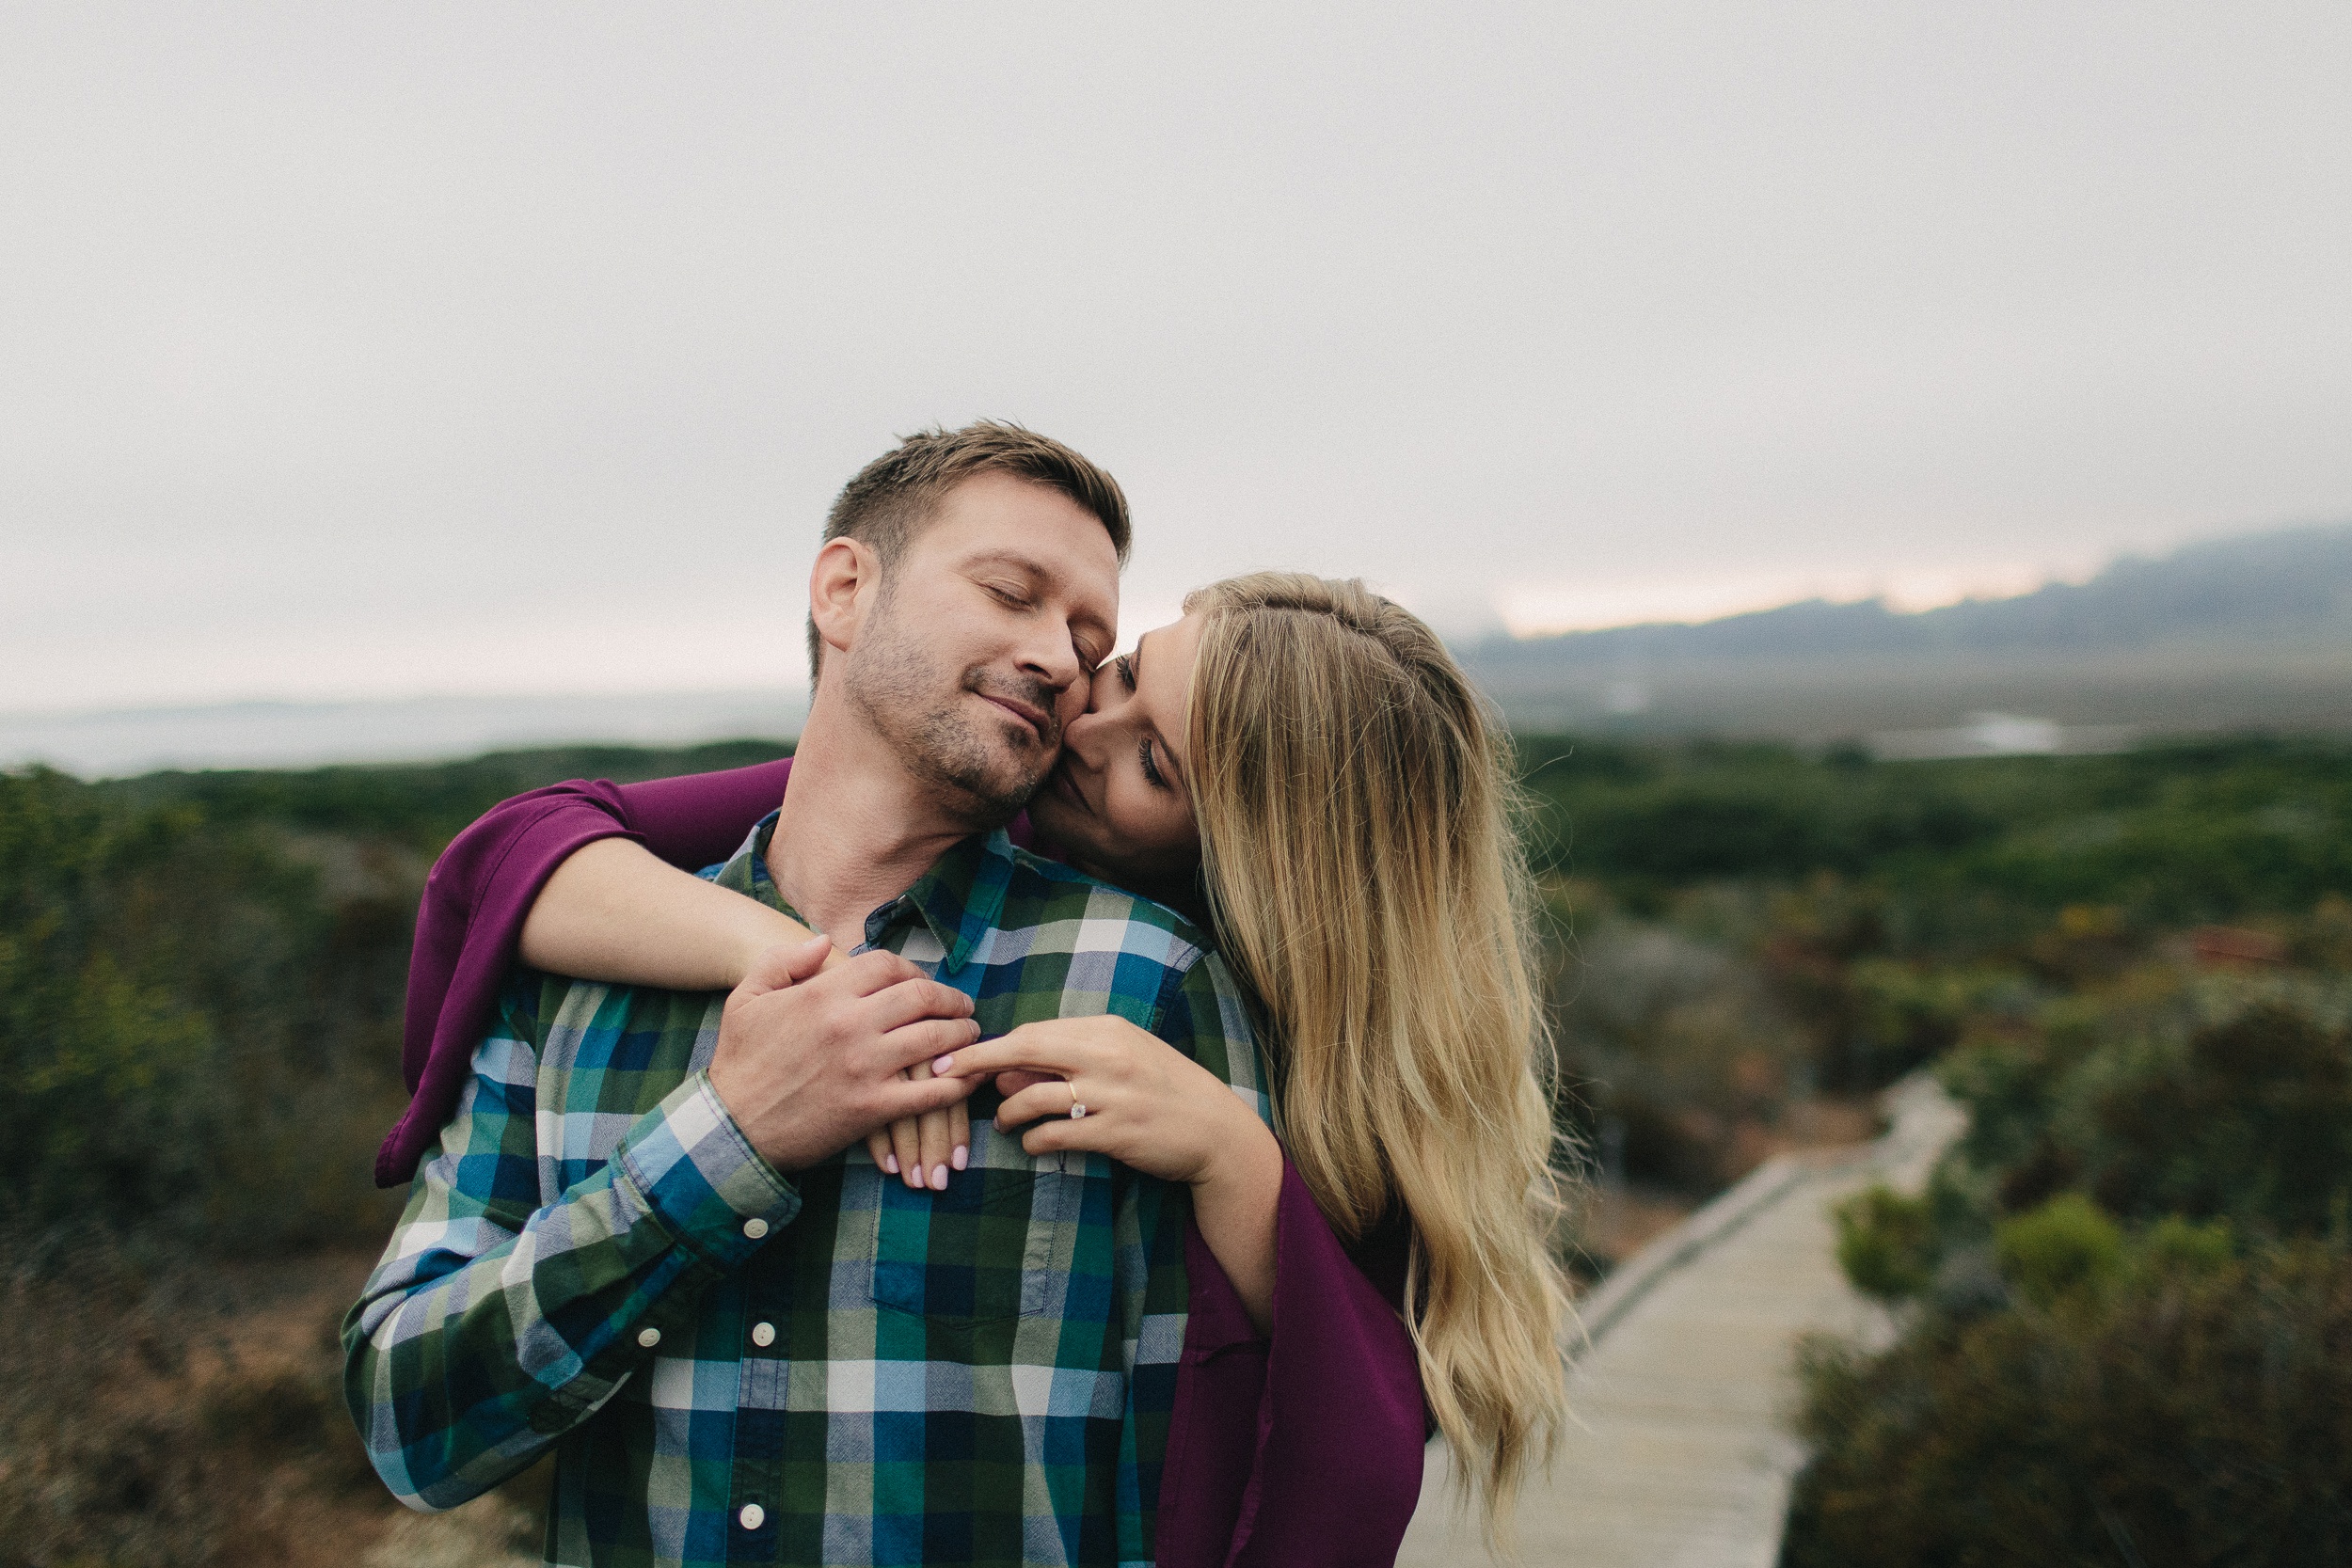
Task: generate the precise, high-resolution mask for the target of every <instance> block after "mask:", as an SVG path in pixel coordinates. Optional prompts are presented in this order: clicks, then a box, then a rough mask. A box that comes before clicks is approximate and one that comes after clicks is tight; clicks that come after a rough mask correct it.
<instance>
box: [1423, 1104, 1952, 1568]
mask: <svg viewBox="0 0 2352 1568" xmlns="http://www.w3.org/2000/svg"><path fill="white" fill-rule="evenodd" d="M1886 1109H1887V1111H1888V1113H1889V1115H1890V1116H1891V1117H1892V1118H1893V1124H1894V1125H1893V1128H1892V1130H1891V1131H1889V1132H1887V1133H1886V1135H1885V1136H1884V1137H1883V1138H1881V1139H1880V1140H1879V1141H1878V1142H1876V1143H1874V1144H1868V1145H1865V1146H1863V1147H1862V1148H1857V1149H1846V1150H1832V1151H1820V1152H1808V1153H1807V1154H1804V1155H1793V1154H1788V1155H1782V1156H1780V1157H1778V1158H1777V1159H1774V1160H1772V1161H1769V1162H1767V1163H1766V1164H1763V1165H1762V1166H1760V1167H1758V1168H1757V1169H1756V1171H1755V1172H1753V1173H1752V1174H1751V1175H1749V1177H1748V1178H1747V1179H1746V1180H1743V1181H1741V1182H1740V1184H1739V1185H1738V1186H1736V1187H1734V1188H1732V1189H1731V1190H1730V1191H1729V1192H1727V1193H1724V1195H1722V1196H1720V1197H1718V1198H1716V1199H1715V1200H1714V1201H1713V1202H1711V1203H1709V1204H1708V1205H1707V1207H1705V1208H1704V1209H1701V1210H1699V1211H1698V1212H1696V1213H1694V1214H1692V1216H1691V1217H1690V1218H1689V1219H1687V1220H1685V1221H1683V1222H1682V1223H1681V1224H1680V1225H1678V1226H1677V1227H1675V1228H1674V1229H1672V1230H1669V1231H1667V1232H1666V1233H1665V1234H1664V1235H1662V1236H1661V1237H1659V1238H1658V1239H1657V1240H1656V1241H1654V1242H1652V1243H1650V1244H1649V1245H1647V1246H1645V1247H1644V1248H1643V1249H1642V1250H1641V1251H1640V1252H1638V1253H1636V1254H1635V1255H1634V1256H1633V1257H1632V1258H1630V1259H1627V1260H1626V1262H1625V1263H1624V1264H1623V1265H1622V1266H1621V1267H1620V1268H1619V1269H1618V1270H1617V1271H1616V1272H1615V1273H1614V1274H1613V1275H1610V1276H1609V1278H1608V1279H1607V1280H1606V1281H1605V1282H1604V1283H1603V1284H1602V1285H1601V1287H1600V1289H1598V1290H1597V1291H1594V1292H1593V1294H1592V1295H1590V1296H1588V1297H1587V1298H1585V1300H1584V1302H1583V1303H1582V1304H1581V1316H1582V1319H1583V1326H1584V1341H1583V1344H1582V1346H1581V1353H1580V1354H1578V1355H1577V1357H1576V1361H1575V1366H1574V1368H1573V1370H1571V1372H1570V1374H1569V1384H1568V1397H1569V1400H1570V1402H1571V1405H1572V1407H1573V1409H1574V1411H1575V1413H1576V1417H1577V1419H1578V1421H1579V1423H1580V1424H1579V1426H1578V1428H1577V1429H1576V1430H1572V1431H1571V1432H1570V1433H1569V1434H1568V1437H1567V1439H1566V1441H1565V1442H1564V1443H1563V1444H1562V1445H1561V1454H1560V1459H1559V1463H1558V1464H1557V1465H1555V1466H1554V1467H1553V1469H1552V1472H1551V1474H1550V1476H1549V1479H1548V1480H1546V1481H1541V1482H1539V1483H1538V1484H1537V1485H1535V1486H1534V1487H1532V1488H1531V1489H1530V1490H1529V1492H1528V1494H1527V1496H1526V1497H1525V1498H1524V1499H1523V1501H1522V1503H1521V1506H1520V1509H1519V1513H1518V1532H1519V1544H1520V1549H1521V1551H1522V1553H1523V1554H1524V1559H1525V1561H1526V1562H1527V1563H1528V1564H1529V1565H1530V1568H1554V1565H1558V1568H1772V1564H1773V1562H1774V1560H1776V1559H1777V1558H1778V1556H1779V1552H1780V1531H1781V1523H1782V1520H1783V1518H1784V1517H1785V1515H1786V1513H1787V1511H1788V1485H1789V1481H1791V1479H1792V1478H1793V1477H1794V1476H1795V1474H1796V1472H1797V1467H1798V1466H1799V1465H1800V1464H1802V1463H1803V1461H1804V1450H1803V1449H1802V1447H1801V1446H1800V1445H1799V1444H1798V1443H1797V1441H1796V1439H1795V1438H1793V1437H1791V1436H1790V1435H1789V1434H1788V1431H1787V1429H1786V1424H1785V1423H1786V1419H1787V1417H1788V1412H1789V1410H1790V1409H1791V1407H1792V1404H1793V1402H1794V1399H1795V1384H1794V1381H1793V1378H1792V1377H1791V1375H1790V1356H1791V1353H1792V1352H1793V1350H1794V1348H1795V1344H1796V1341H1797V1339H1798V1338H1799V1337H1801V1336H1803V1335H1804V1334H1808V1333H1813V1332H1819V1331H1827V1332H1831V1333H1841V1334H1848V1335H1856V1334H1858V1335H1863V1336H1866V1337H1869V1338H1883V1336H1884V1335H1885V1334H1886V1333H1887V1332H1888V1324H1887V1322H1886V1318H1885V1315H1884V1314H1883V1312H1881V1311H1880V1310H1879V1309H1878V1308H1876V1307H1872V1306H1871V1305H1870V1304H1869V1303H1868V1302H1867V1301H1866V1300H1864V1299H1863V1298H1862V1297H1860V1296H1859V1295H1857V1294H1855V1292H1854V1291H1853V1290H1852V1288H1851V1287H1850V1286H1849V1285H1847V1283H1846V1281H1845V1278H1844V1276H1843V1275H1841V1274H1840V1273H1839V1271H1838V1268H1837V1261H1836V1227H1835V1225H1834V1223H1833V1222H1832V1221H1831V1219H1830V1208H1831V1206H1832V1205H1833V1204H1835V1203H1836V1201H1837V1200H1838V1199H1840V1198H1842V1197H1844V1196H1847V1195H1848V1194H1850V1193H1852V1192H1854V1191H1856V1190H1857V1189H1859V1188H1861V1187H1864V1186H1867V1185H1868V1184H1869V1183H1870V1182H1872V1181H1879V1180H1883V1181H1887V1182H1891V1183H1892V1184H1894V1185H1895V1186H1897V1187H1899V1188H1902V1189H1904V1190H1906V1191H1916V1190H1917V1188H1918V1187H1919V1185H1920V1184H1921V1183H1922V1182H1924V1181H1925V1180H1926V1179H1927V1174H1928V1171H1929V1168H1930V1167H1931V1166H1932V1165H1933V1164H1934V1163H1935V1160H1936V1157H1937V1156H1938V1155H1940V1154H1941V1153H1942V1152H1943V1151H1944V1149H1945V1148H1946V1147H1947V1145H1948V1144H1949V1143H1950V1142H1951V1141H1952V1139H1953V1138H1954V1137H1956V1136H1958V1134H1959V1132H1960V1131H1961V1129H1962V1127H1963V1125H1964V1124H1965V1119H1966V1118H1965V1117H1964V1116H1963V1113H1962V1112H1961V1111H1960V1110H1959V1108H1958V1107H1956V1106H1955V1105H1953V1104H1952V1102H1951V1101H1949V1100H1947V1099H1946V1098H1945V1096H1944V1094H1943V1092H1942V1091H1941V1090H1940V1089H1938V1088H1937V1087H1936V1086H1935V1085H1934V1084H1933V1083H1932V1082H1931V1080H1929V1079H1928V1078H1927V1077H1925V1076H1924V1075H1918V1076H1915V1077H1913V1078H1909V1079H1906V1080H1904V1082H1902V1083H1901V1084H1899V1085H1896V1086H1895V1087H1894V1088H1893V1089H1890V1090H1889V1091H1887V1096H1886ZM1446 1465H1447V1457H1446V1452H1445V1445H1444V1443H1443V1442H1442V1441H1439V1442H1437V1443H1432V1444H1431V1445H1430V1448H1429V1462H1428V1466H1427V1469H1426V1471H1425V1472H1424V1475H1423V1480H1422V1502H1421V1509H1420V1512H1419V1513H1416V1514H1415V1515H1414V1516H1413V1524H1412V1528H1411V1529H1410V1530H1409V1531H1407V1532H1406V1537H1405V1548H1404V1551H1403V1552H1402V1554H1401V1555H1400V1556H1399V1557H1398V1559H1397V1561H1398V1563H1399V1564H1400V1568H1454V1565H1455V1564H1469V1563H1479V1562H1485V1561H1486V1560H1487V1558H1486V1552H1485V1551H1484V1549H1483V1548H1482V1547H1481V1546H1479V1545H1478V1544H1477V1536H1476V1532H1475V1531H1474V1530H1472V1529H1470V1528H1468V1527H1467V1526H1465V1525H1463V1524H1461V1523H1460V1522H1459V1521H1458V1520H1457V1519H1455V1518H1454V1517H1453V1516H1452V1512H1453V1511H1452V1503H1453V1500H1454V1499H1453V1494H1452V1488H1451V1486H1450V1485H1449V1484H1448V1483H1447V1481H1446V1479H1445V1472H1446Z"/></svg>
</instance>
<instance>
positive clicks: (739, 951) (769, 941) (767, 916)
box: [725, 899, 815, 990]
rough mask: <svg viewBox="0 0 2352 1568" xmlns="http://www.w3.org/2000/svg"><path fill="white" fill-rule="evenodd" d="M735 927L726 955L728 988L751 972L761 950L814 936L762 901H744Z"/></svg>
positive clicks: (788, 944)
mask: <svg viewBox="0 0 2352 1568" xmlns="http://www.w3.org/2000/svg"><path fill="white" fill-rule="evenodd" d="M738 919H739V929H738V931H737V933H736V940H735V942H734V943H733V946H732V948H731V950H730V953H729V956H728V967H729V970H730V974H728V976H727V983H726V988H725V989H727V990H734V989H735V988H736V987H737V986H739V985H741V984H742V983H743V976H745V975H746V974H750V973H751V972H752V966H753V965H754V964H755V963H757V962H758V961H759V956H760V955H761V954H762V953H767V952H771V951H772V950H774V949H776V948H778V947H791V946H796V945H798V944H799V943H801V942H806V941H807V940H808V939H809V938H810V937H811V936H813V935H815V933H814V932H812V931H811V930H809V928H808V927H805V926H803V925H802V924H801V923H800V922H799V921H797V920H794V919H793V918H792V917H791V916H789V915H787V914H784V913H782V912H781V911H776V910H771V909H770V908H769V907H768V906H767V905H765V904H757V903H754V902H752V901H751V900H749V899H746V900H744V904H743V911H742V913H741V914H740V915H739V917H738Z"/></svg>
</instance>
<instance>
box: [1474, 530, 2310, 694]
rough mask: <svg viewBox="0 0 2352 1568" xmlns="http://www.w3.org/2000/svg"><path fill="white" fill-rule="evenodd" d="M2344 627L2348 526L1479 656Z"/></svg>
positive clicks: (1906, 649)
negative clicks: (1908, 602) (1998, 585)
mask: <svg viewBox="0 0 2352 1568" xmlns="http://www.w3.org/2000/svg"><path fill="white" fill-rule="evenodd" d="M2347 636H2352V524H2338V525H2334V526H2331V527H2324V528H2300V529H2292V530H2288V531H2283V532H2279V533H2263V534H2256V535H2253V536H2251V537H2249V538H2242V539H2218V540H2214V541H2212V542H2210V543H2207V544H2201V545H2190V546H2185V547H2183V548H2181V549H2178V550H2175V551H2174V552H2173V553H2172V554H2170V555H2168V556H2165V557H2163V558H2161V559H2160V560H2155V561H2148V560H2142V559H2139V558H2137V557H2128V556H2127V557H2125V558H2124V559H2122V560H2121V561H2118V562H2115V563H2114V564H2113V565H2111V566H2109V567H2108V568H2107V569H2106V571H2104V572H2101V573H2100V574H2099V575H2098V576H2097V577H2095V578H2091V579H2090V581H2089V582H2084V583H2064V582H2054V583H2051V584H2049V585H2048V586H2047V587H2044V588H2039V589H2036V590H2035V591H2034V592H2032V593H2030V594H2020V595H2018V596H2017V597H2015V598H2010V599H1969V600H1966V601H1964V602H1963V603H1960V604H1954V605H1946V606H1943V607H1942V608H1941V609H1937V610H1915V611H1912V612H1909V613H1906V612H1904V611H1901V610H1890V609H1888V608H1887V606H1886V604H1885V602H1884V601H1883V600H1881V599H1865V600H1862V601H1860V602H1858V603H1852V604H1832V603H1830V602H1829V601H1827V600H1825V599H1807V600H1805V601H1804V602H1802V603H1799V604H1791V605H1783V606H1781V607H1780V608H1779V609H1777V610H1756V611H1754V612H1752V613H1750V614H1746V615H1731V616H1726V617H1724V619H1723V620H1720V621H1708V622H1703V623H1700V624H1698V625H1673V624H1657V625H1650V626H1616V627H1612V628H1610V629H1609V630H1606V631H1586V632H1570V633H1567V634H1566V635H1565V636H1560V637H1538V638H1528V639H1525V640H1523V641H1517V640H1513V639H1510V638H1495V639H1491V640H1489V641H1486V642H1484V643H1482V644H1480V645H1479V646H1478V647H1476V648H1475V649H1473V650H1470V654H1471V657H1475V658H1476V659H1477V660H1478V661H1479V662H1481V663H1484V664H1504V663H1526V664H1535V665H1540V664H1589V663H1595V662H1606V663H1617V662H1621V661H1622V660H1623V659H1625V658H1626V657H1628V656H1629V655H1632V656H1637V657H1645V658H1651V659H1663V660H1679V659H1687V658H1720V657H1768V658H1787V657H1791V656H1806V655H1833V656H1835V655H1846V654H1858V653H1920V652H1933V651H1938V650H1945V651H1952V652H1961V651H1965V652H1970V653H2015V652H2025V651H2028V650H2031V651H2036V652H2049V653H2084V652H2090V651H2091V650H2107V649H2125V648H2143V647H2146V646H2148V645H2150V644H2151V643H2155V642H2166V641H2183V640H2190V639H2193V640H2205V639H2222V640H2227V641H2246V640H2260V641H2273V640H2292V641H2302V640H2305V639H2307V638H2311V637H2319V638H2322V639H2328V640H2332V639H2336V638H2343V637H2347Z"/></svg>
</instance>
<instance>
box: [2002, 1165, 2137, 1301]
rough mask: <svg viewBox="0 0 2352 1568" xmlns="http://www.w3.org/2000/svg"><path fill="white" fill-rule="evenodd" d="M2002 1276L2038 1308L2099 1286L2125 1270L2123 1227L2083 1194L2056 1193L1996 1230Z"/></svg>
mask: <svg viewBox="0 0 2352 1568" xmlns="http://www.w3.org/2000/svg"><path fill="white" fill-rule="evenodd" d="M1993 1254H1994V1257H1995V1258H1996V1259H1999V1261H2000V1265H2001V1276H2002V1277H2003V1278H2004V1279H2006V1280H2008V1281H2009V1282H2010V1284H2011V1285H2013V1286H2015V1287H2016V1288H2017V1290H2018V1291H2020V1292H2021V1293H2022V1294H2023V1295H2024V1296H2025V1298H2026V1300H2027V1301H2030V1302H2032V1303H2034V1304H2035V1305H2036V1306H2039V1307H2051V1306H2053V1305H2055V1304H2056V1303H2057V1302H2058V1299H2059V1298H2060V1297H2063V1296H2066V1295H2068V1294H2071V1293H2072V1292H2074V1291H2084V1290H2097V1289H2099V1288H2100V1287H2103V1286H2105V1285H2106V1284H2108V1283H2109V1282H2111V1281H2112V1280H2114V1278H2115V1277H2116V1276H2117V1275H2120V1274H2121V1273H2122V1269H2123V1232H2122V1230H2121V1229H2119V1228H2118V1227H2117V1226H2116V1223H2115V1222H2114V1221H2113V1220H2111V1219H2109V1218H2107V1216H2106V1215H2105V1214H2103V1213H2101V1212H2099V1206H2098V1205H2097V1204H2095V1203H2093V1202H2091V1201H2090V1199H2089V1198H2087V1197H2085V1196H2082V1195H2081V1194H2080V1193H2066V1194H2062V1195H2060V1196H2058V1197H2054V1198H2052V1199H2051V1200H2050V1201H2049V1202H2047V1203H2045V1204H2043V1205H2042V1207H2041V1208H2039V1209H2036V1210H2034V1211H2033V1212H2031V1213H2027V1214H2020V1215H2018V1216H2017V1217H2016V1218H2014V1219H2007V1220H2003V1221H2002V1222H2001V1224H2000V1226H1999V1227H1998V1228H1996V1229H1995V1230H1994V1232H1993Z"/></svg>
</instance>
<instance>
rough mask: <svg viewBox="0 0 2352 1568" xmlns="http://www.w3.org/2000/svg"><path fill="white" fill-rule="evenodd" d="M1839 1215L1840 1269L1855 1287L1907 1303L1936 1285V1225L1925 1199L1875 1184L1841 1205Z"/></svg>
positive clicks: (1838, 1257) (1887, 1298) (1890, 1299)
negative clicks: (1933, 1284) (1932, 1284)
mask: <svg viewBox="0 0 2352 1568" xmlns="http://www.w3.org/2000/svg"><path fill="white" fill-rule="evenodd" d="M1836 1220H1837V1265H1838V1267H1839V1268H1841V1269H1843V1270H1845V1271H1846V1277H1847V1278H1848V1279H1850V1280H1851V1281H1852V1282H1853V1286H1854V1289H1856V1290H1858V1291H1862V1292H1864V1293H1865V1294H1866V1295H1872V1296H1876V1297H1878V1298H1879V1299H1880V1300H1882V1301H1903V1300H1907V1299H1909V1298H1911V1297H1913V1296H1916V1295H1918V1294H1920V1293H1921V1292H1923V1291H1926V1290H1927V1288H1928V1287H1929V1285H1931V1283H1933V1281H1934V1279H1935V1263H1936V1244H1935V1231H1934V1222H1933V1217H1932V1215H1931V1213H1930V1212H1929V1206H1928V1204H1927V1202H1926V1200H1925V1199H1922V1198H1915V1197H1905V1196H1902V1195H1901V1194H1899V1193H1898V1192H1896V1191H1895V1190H1894V1189H1893V1188H1891V1187H1887V1186H1885V1185H1883V1184H1879V1185H1873V1186H1869V1187H1866V1188H1864V1189H1863V1190H1862V1191H1861V1192H1858V1193H1856V1194H1855V1195H1854V1196H1851V1197H1850V1198H1848V1199H1846V1201H1845V1202H1843V1203H1840V1204H1839V1205H1838V1206H1837V1210H1836Z"/></svg>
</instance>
